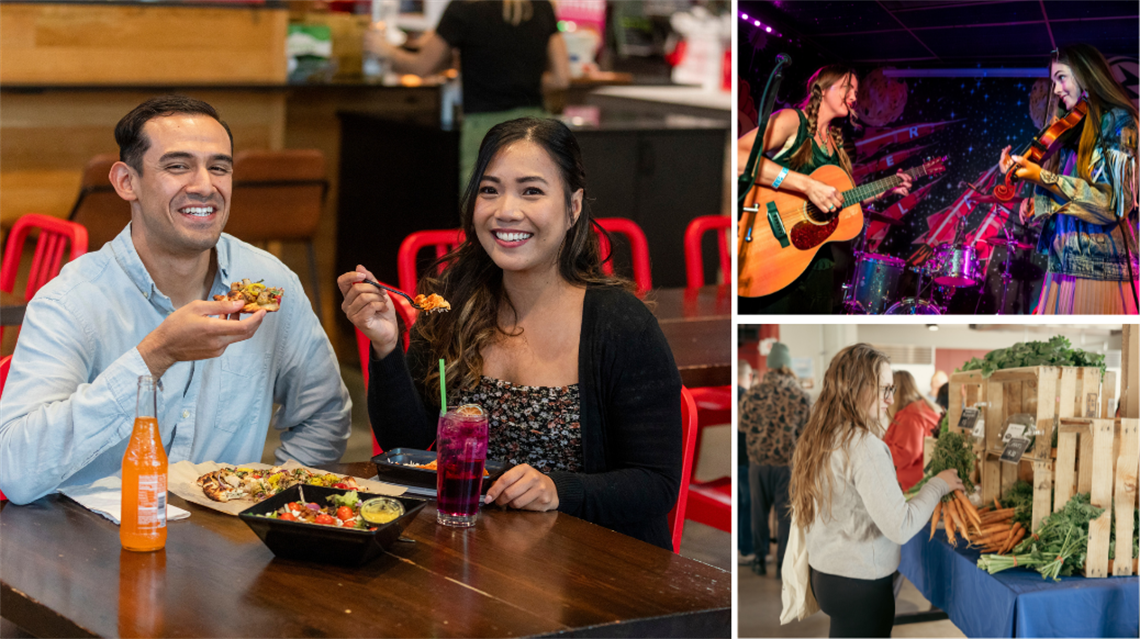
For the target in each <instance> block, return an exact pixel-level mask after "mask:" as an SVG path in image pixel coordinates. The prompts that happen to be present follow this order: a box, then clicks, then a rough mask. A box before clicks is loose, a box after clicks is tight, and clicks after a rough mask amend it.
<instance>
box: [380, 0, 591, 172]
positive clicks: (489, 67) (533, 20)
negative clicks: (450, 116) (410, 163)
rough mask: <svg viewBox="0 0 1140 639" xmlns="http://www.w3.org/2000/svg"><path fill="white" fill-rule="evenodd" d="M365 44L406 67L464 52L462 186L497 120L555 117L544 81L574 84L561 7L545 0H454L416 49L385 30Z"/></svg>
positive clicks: (422, 69) (436, 63) (412, 69)
mask: <svg viewBox="0 0 1140 639" xmlns="http://www.w3.org/2000/svg"><path fill="white" fill-rule="evenodd" d="M366 47H367V48H368V49H369V50H370V51H371V52H373V53H376V54H377V55H380V56H382V57H384V58H387V59H389V60H391V61H392V64H393V67H394V68H395V69H396V70H397V71H400V72H405V73H415V74H416V75H429V74H431V73H436V72H439V71H442V70H444V69H446V68H447V67H448V65H450V64H451V61H452V54H453V52H458V53H459V58H460V69H461V72H462V80H463V129H462V133H461V141H460V147H459V165H460V166H459V184H460V190H462V187H463V185H466V184H467V181H468V179H469V178H470V177H471V171H472V169H474V168H475V158H477V157H478V156H479V143H480V142H482V140H483V137H484V136H485V135H486V134H487V132H488V131H490V130H491V127H493V126H495V125H496V124H499V123H500V122H506V121H508V120H515V119H518V118H521V117H538V118H542V117H549V114H548V113H547V112H546V109H545V108H544V107H543V89H547V90H559V89H565V88H566V87H568V86H570V56H569V54H568V53H567V51H566V42H565V41H564V40H563V39H562V35H561V34H560V33H559V32H558V21H557V19H556V18H555V16H554V7H553V5H551V3H550V2H547V1H545V0H543V1H539V0H496V1H493V2H483V1H478V2H477V1H474V0H463V1H460V0H455V1H454V2H452V3H450V4H449V5H447V8H446V9H444V12H443V15H442V16H441V17H440V19H439V25H438V26H437V27H436V29H435V32H434V33H431V34H429V35H428V36H427V37H426V38H424V39H423V40H422V42H421V46H420V50H419V51H418V52H416V53H411V52H408V51H404V50H402V49H397V48H395V47H393V46H391V45H389V44H388V43H387V42H386V41H385V40H384V39H383V38H381V37H369V38H368V39H367V40H366Z"/></svg>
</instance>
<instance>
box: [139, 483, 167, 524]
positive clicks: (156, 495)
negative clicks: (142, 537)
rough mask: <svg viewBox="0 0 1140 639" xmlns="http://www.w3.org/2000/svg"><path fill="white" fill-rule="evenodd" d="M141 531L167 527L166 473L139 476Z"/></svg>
mask: <svg viewBox="0 0 1140 639" xmlns="http://www.w3.org/2000/svg"><path fill="white" fill-rule="evenodd" d="M138 517H139V518H138V522H139V531H140V532H145V531H148V530H151V531H153V530H157V529H159V528H165V527H166V475H143V476H141V477H139V515H138Z"/></svg>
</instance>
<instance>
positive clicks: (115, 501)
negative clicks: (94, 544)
mask: <svg viewBox="0 0 1140 639" xmlns="http://www.w3.org/2000/svg"><path fill="white" fill-rule="evenodd" d="M59 492H61V493H63V494H64V495H66V496H68V497H70V498H72V499H74V500H75V501H77V502H79V504H80V505H81V506H83V507H84V508H86V509H88V510H90V511H93V512H97V513H99V514H100V515H103V516H104V517H106V518H107V519H110V520H111V521H113V522H115V525H116V526H117V525H119V517H121V516H122V512H123V478H122V477H118V476H114V475H113V476H111V477H104V478H103V479H100V480H99V481H97V482H95V483H92V484H87V485H86V486H68V487H66V488H60V489H59ZM189 516H190V511H188V510H183V509H182V508H179V507H178V506H171V505H170V504H169V503H167V505H166V520H167V521H174V520H176V519H186V518H187V517H189Z"/></svg>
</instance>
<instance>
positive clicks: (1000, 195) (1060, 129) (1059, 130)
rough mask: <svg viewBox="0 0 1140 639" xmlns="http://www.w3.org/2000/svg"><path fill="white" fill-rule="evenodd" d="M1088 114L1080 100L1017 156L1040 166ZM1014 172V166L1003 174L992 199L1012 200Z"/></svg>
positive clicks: (1014, 187) (1015, 188)
mask: <svg viewBox="0 0 1140 639" xmlns="http://www.w3.org/2000/svg"><path fill="white" fill-rule="evenodd" d="M1088 112H1089V105H1088V102H1085V99H1084V98H1081V101H1080V102H1077V103H1076V104H1075V105H1073V108H1072V109H1070V110H1069V112H1068V113H1066V114H1065V117H1063V118H1061V119H1059V120H1057V121H1056V122H1054V123H1053V124H1050V125H1049V126H1047V127H1045V128H1044V129H1042V130H1041V132H1040V133H1038V134H1037V137H1035V138H1033V141H1032V142H1030V143H1029V147H1028V148H1026V150H1025V151H1023V152H1022V153H1019V154H1018V155H1022V156H1024V157H1025V159H1027V160H1029V161H1030V162H1033V163H1034V164H1040V163H1041V160H1042V159H1043V158H1044V157H1045V156H1046V155H1047V154H1048V153H1049V152H1050V151H1051V150H1052V149H1053V147H1054V146H1056V144H1057V140H1058V139H1059V138H1060V137H1061V134H1063V133H1064V132H1066V131H1068V130H1070V129H1072V128H1073V127H1075V126H1077V125H1078V124H1080V123H1081V120H1084V118H1085V115H1086V114H1088ZM1016 172H1017V166H1016V165H1014V166H1013V167H1010V169H1009V171H1008V172H1006V174H1005V184H999V185H997V186H996V187H994V197H996V198H997V199H999V200H1001V201H1002V202H1008V201H1010V200H1012V199H1013V196H1014V195H1015V194H1016V193H1017V186H1016V185H1015V184H1014V183H1013V182H1014V180H1016V179H1017V178H1016V177H1014V175H1013V174H1014V173H1016Z"/></svg>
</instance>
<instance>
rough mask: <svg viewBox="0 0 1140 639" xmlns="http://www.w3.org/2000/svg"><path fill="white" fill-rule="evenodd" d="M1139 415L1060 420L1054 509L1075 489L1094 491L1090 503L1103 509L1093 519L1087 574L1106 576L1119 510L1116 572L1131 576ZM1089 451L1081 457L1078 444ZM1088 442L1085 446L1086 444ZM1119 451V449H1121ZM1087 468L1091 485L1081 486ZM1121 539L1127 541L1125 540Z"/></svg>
mask: <svg viewBox="0 0 1140 639" xmlns="http://www.w3.org/2000/svg"><path fill="white" fill-rule="evenodd" d="M1138 425H1140V420H1137V419H1090V418H1080V417H1069V418H1064V419H1061V420H1060V430H1059V434H1058V437H1057V449H1058V453H1057V463H1056V471H1057V472H1056V477H1057V485H1056V491H1055V497H1054V502H1053V510H1054V511H1057V510H1060V509H1062V508H1064V506H1065V503H1066V502H1068V501H1069V499H1070V498H1071V497H1072V496H1073V493H1074V491H1075V492H1088V493H1090V497H1089V501H1090V502H1091V503H1092V505H1094V506H1097V507H1100V508H1104V509H1105V512H1104V513H1103V514H1102V515H1101V516H1100V517H1097V518H1096V519H1094V520H1093V521H1092V522H1090V523H1089V545H1088V555H1087V559H1086V562H1085V576H1086V577H1107V576H1109V574H1110V573H1109V569H1108V561H1109V560H1108V542H1109V537H1110V529H1109V527H1110V525H1111V519H1112V514H1113V511H1114V510H1115V513H1116V539H1117V540H1118V541H1117V544H1116V560H1115V561H1114V563H1113V569H1112V572H1111V574H1112V575H1131V574H1132V559H1133V557H1132V511H1133V509H1134V508H1136V507H1137V502H1136V497H1137V490H1136V488H1137V474H1138V473H1140V450H1138V449H1137V444H1138V442H1140V440H1138V439H1137V428H1138ZM1078 439H1079V441H1080V442H1081V449H1082V450H1084V449H1086V448H1088V449H1089V450H1090V453H1089V454H1088V455H1084V456H1082V457H1081V458H1080V459H1077V458H1076V457H1075V455H1073V451H1074V449H1075V448H1076V442H1075V441H1074V440H1078ZM1085 442H1087V445H1086V443H1085ZM1116 451H1119V452H1118V453H1117V452H1116ZM1086 467H1087V468H1088V473H1087V474H1088V476H1089V483H1088V486H1087V487H1086V486H1084V485H1083V484H1081V481H1082V478H1083V477H1084V476H1085V473H1084V472H1082V471H1084V469H1085V468H1086ZM1121 540H1126V541H1124V542H1123V543H1121Z"/></svg>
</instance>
